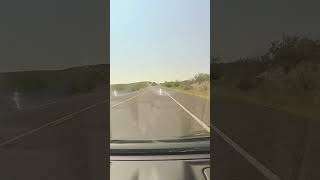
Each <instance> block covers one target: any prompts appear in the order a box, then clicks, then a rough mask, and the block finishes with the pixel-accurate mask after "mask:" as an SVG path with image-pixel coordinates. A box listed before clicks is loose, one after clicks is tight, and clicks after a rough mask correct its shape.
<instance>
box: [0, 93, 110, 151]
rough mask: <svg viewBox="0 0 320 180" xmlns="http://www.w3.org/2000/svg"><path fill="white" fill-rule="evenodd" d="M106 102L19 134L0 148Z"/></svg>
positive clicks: (0, 144) (0, 145)
mask: <svg viewBox="0 0 320 180" xmlns="http://www.w3.org/2000/svg"><path fill="white" fill-rule="evenodd" d="M106 102H109V101H108V99H106V100H104V101H102V102H100V103H97V104H94V105H91V106H87V107H85V108H83V109H81V110H79V111H76V112H73V113H71V114H69V115H66V116H63V117H61V118H58V119H56V120H54V121H51V122H49V123H47V124H44V125H42V126H40V127H38V128H35V129H32V130H30V131H27V132H25V133H22V134H19V135H17V136H15V137H13V138H11V139H8V140H6V141H4V142H1V143H0V147H2V146H5V145H7V144H9V143H12V142H14V141H16V140H18V139H21V138H23V137H25V136H27V135H30V134H32V133H35V132H37V131H39V130H41V129H43V128H46V127H49V126H55V125H57V124H60V123H62V122H64V121H67V120H70V119H72V118H73V117H74V116H75V115H78V114H80V113H82V112H85V111H88V110H89V109H92V108H94V107H96V106H98V105H99V104H104V103H106Z"/></svg>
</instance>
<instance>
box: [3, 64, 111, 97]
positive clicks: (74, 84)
mask: <svg viewBox="0 0 320 180" xmlns="http://www.w3.org/2000/svg"><path fill="white" fill-rule="evenodd" d="M108 69H109V68H108V65H106V64H101V65H91V66H81V67H74V68H69V69H64V70H52V71H21V72H9V73H1V74H0V93H1V94H6V93H12V92H13V91H18V92H20V93H24V94H40V93H47V94H77V93H83V92H89V91H92V90H93V89H95V88H96V87H97V86H100V85H105V83H106V82H107V79H108V76H109V71H108ZM105 86H106V85H105Z"/></svg>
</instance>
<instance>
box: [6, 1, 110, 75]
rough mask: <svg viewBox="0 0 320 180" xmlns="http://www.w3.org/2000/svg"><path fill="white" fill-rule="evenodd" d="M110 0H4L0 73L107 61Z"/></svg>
mask: <svg viewBox="0 0 320 180" xmlns="http://www.w3.org/2000/svg"><path fill="white" fill-rule="evenodd" d="M105 3H106V2H105V0H27V1H26V0H14V1H12V0H1V5H0V23H1V28H0V72H11V71H22V70H47V69H48V70H51V69H64V68H68V67H72V66H81V65H86V64H106V63H107V57H106V48H107V47H106V44H107V43H106V41H107V40H106V35H107V33H106V32H105V25H106V23H109V22H108V21H109V18H106V17H105V14H106V9H105Z"/></svg>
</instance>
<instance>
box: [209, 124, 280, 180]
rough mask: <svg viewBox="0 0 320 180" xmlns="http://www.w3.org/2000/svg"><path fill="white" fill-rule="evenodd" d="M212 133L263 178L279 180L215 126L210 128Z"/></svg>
mask: <svg viewBox="0 0 320 180" xmlns="http://www.w3.org/2000/svg"><path fill="white" fill-rule="evenodd" d="M212 128H213V131H215V132H216V133H217V134H218V135H219V136H220V137H222V139H223V140H225V141H226V142H227V143H228V144H229V145H230V146H232V147H233V148H234V149H235V150H236V151H237V152H238V153H240V154H241V155H242V156H243V157H244V158H245V159H246V160H247V161H248V162H249V163H250V164H252V165H253V166H254V167H255V168H257V169H258V170H259V171H260V172H261V173H262V174H263V175H264V176H265V177H267V178H268V179H270V180H281V179H280V177H279V176H277V175H276V174H274V173H273V172H272V171H271V170H269V169H268V168H267V167H265V166H264V165H263V164H262V163H261V162H259V161H258V160H257V159H255V158H254V157H253V156H251V155H250V154H249V153H248V152H247V151H245V150H244V149H243V148H241V147H240V146H239V145H238V144H237V143H235V142H234V141H232V139H230V138H229V137H228V136H227V135H225V134H224V133H223V132H222V131H220V130H219V129H218V128H216V127H215V126H213V127H212Z"/></svg>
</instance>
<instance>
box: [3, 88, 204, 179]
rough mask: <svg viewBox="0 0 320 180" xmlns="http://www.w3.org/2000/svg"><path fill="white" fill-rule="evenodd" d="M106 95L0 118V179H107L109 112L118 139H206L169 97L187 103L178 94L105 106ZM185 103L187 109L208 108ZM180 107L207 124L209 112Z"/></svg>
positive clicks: (133, 96)
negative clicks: (189, 137)
mask: <svg viewBox="0 0 320 180" xmlns="http://www.w3.org/2000/svg"><path fill="white" fill-rule="evenodd" d="M106 92H107V89H104V90H101V91H98V92H92V93H90V94H81V95H74V96H70V97H67V98H64V99H61V100H59V101H56V102H54V103H48V104H45V105H43V106H37V107H35V108H26V109H24V110H21V111H14V112H12V111H10V112H7V113H0V117H1V122H0V169H1V171H0V179H8V180H11V179H14V180H20V179H33V180H43V179H46V180H56V179H59V180H73V179H75V180H82V179H83V180H87V179H108V174H107V172H108V171H107V168H108V166H107V159H108V155H107V151H106V149H108V134H109V133H108V132H107V129H109V121H108V120H109V116H108V115H109V110H111V119H112V120H111V126H112V127H111V134H112V136H114V137H117V138H125V137H126V138H128V137H130V138H141V137H142V136H143V137H145V138H148V139H149V138H150V139H152V138H161V139H162V138H173V137H174V138H176V137H180V136H185V135H191V134H194V133H199V132H206V133H207V131H206V129H205V128H203V125H201V123H199V122H197V120H195V119H194V117H192V116H191V115H190V114H189V113H188V112H186V110H184V109H183V108H182V107H180V106H179V105H178V104H177V102H175V101H174V100H173V99H171V98H170V97H169V96H168V94H171V96H172V97H174V98H176V99H177V100H179V102H182V101H183V100H184V99H187V98H185V97H184V96H185V95H183V94H178V93H175V92H174V91H169V90H167V91H163V93H164V94H161V95H160V94H157V93H158V89H156V88H147V89H144V90H143V91H139V92H133V93H128V94H126V95H122V96H118V97H115V98H114V97H111V101H110V102H109V101H108V99H109V94H108V93H106ZM167 93H168V94H167ZM188 97H189V96H188ZM189 98H190V99H188V100H187V101H188V102H189V103H191V104H195V103H192V102H197V103H198V104H199V105H200V104H203V103H204V102H207V101H203V100H202V99H198V98H195V99H192V98H193V97H189ZM109 103H110V105H111V106H109ZM207 103H208V102H207ZM184 105H185V106H186V107H187V108H188V109H191V110H192V113H194V114H195V115H196V116H197V117H201V118H202V117H206V118H204V119H206V121H207V124H209V123H208V122H209V116H208V113H209V112H207V113H203V112H201V111H200V109H198V110H197V109H196V108H195V109H192V107H189V106H190V104H188V103H184ZM110 107H112V108H111V109H110ZM199 107H200V106H199ZM203 107H205V103H204V104H203ZM203 107H201V109H205V108H203ZM208 109H209V108H208ZM132 110H136V111H132ZM115 112H117V113H115ZM132 113H133V114H132ZM201 114H206V116H203V115H201ZM156 121H159V122H156Z"/></svg>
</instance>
